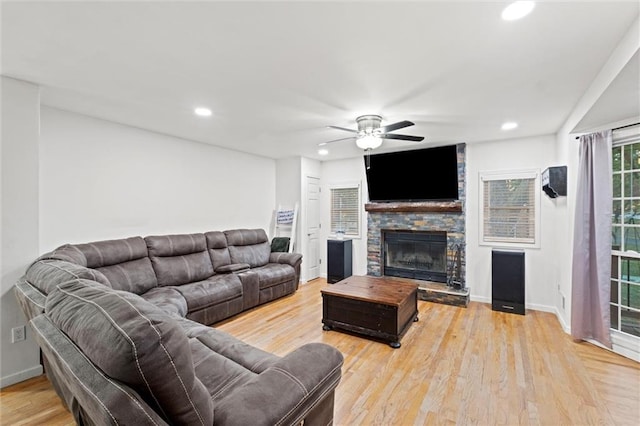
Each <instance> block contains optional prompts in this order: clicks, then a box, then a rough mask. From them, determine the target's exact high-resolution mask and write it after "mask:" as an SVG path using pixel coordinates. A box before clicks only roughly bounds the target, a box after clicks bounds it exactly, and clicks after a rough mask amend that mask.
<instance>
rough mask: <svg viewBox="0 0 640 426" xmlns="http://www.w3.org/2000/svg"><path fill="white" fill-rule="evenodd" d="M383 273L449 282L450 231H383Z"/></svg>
mask: <svg viewBox="0 0 640 426" xmlns="http://www.w3.org/2000/svg"><path fill="white" fill-rule="evenodd" d="M382 258H383V259H384V262H383V265H382V268H383V271H382V273H383V275H390V276H394V277H403V278H413V279H418V280H425V281H435V282H442V283H445V282H447V233H446V232H444V231H407V230H401V231H400V230H383V231H382Z"/></svg>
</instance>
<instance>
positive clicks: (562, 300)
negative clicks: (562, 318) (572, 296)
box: [562, 296, 564, 311]
mask: <svg viewBox="0 0 640 426" xmlns="http://www.w3.org/2000/svg"><path fill="white" fill-rule="evenodd" d="M562 310H563V311H564V296H562Z"/></svg>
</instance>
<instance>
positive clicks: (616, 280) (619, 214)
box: [610, 129, 640, 336]
mask: <svg viewBox="0 0 640 426" xmlns="http://www.w3.org/2000/svg"><path fill="white" fill-rule="evenodd" d="M617 135H619V133H617V132H614V138H613V143H614V145H613V215H612V221H613V223H612V225H613V227H612V242H611V304H610V306H611V328H612V329H614V330H618V331H622V332H624V333H628V334H632V335H634V336H640V132H639V131H638V130H637V129H636V131H635V135H633V134H631V135H630V136H629V134H627V136H625V137H622V135H619V136H617Z"/></svg>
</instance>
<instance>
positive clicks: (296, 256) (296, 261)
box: [269, 252, 302, 268]
mask: <svg viewBox="0 0 640 426" xmlns="http://www.w3.org/2000/svg"><path fill="white" fill-rule="evenodd" d="M269 263H285V264H287V265H291V266H293V267H294V268H296V267H298V266H300V263H302V255H301V254H300V253H277V252H275V253H271V254H270V255H269Z"/></svg>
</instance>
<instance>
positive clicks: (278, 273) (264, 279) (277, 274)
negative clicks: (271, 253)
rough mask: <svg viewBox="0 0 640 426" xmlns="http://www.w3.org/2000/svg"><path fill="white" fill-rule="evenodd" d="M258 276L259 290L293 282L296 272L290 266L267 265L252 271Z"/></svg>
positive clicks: (279, 264)
mask: <svg viewBox="0 0 640 426" xmlns="http://www.w3.org/2000/svg"><path fill="white" fill-rule="evenodd" d="M252 271H253V272H255V273H256V274H258V282H259V286H260V288H261V289H263V288H267V287H272V286H274V285H278V284H282V283H284V282H287V281H295V279H296V271H295V270H294V269H293V267H292V266H290V265H283V264H281V263H269V264H268V265H264V266H261V267H259V268H254V269H252Z"/></svg>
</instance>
